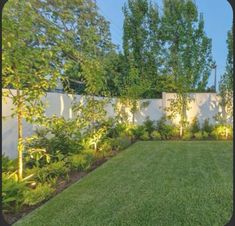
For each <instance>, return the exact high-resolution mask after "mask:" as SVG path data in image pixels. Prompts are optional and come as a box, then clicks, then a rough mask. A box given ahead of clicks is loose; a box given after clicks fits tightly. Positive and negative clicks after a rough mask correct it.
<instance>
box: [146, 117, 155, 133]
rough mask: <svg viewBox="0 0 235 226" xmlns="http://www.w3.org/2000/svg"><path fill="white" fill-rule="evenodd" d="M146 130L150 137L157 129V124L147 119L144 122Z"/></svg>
mask: <svg viewBox="0 0 235 226" xmlns="http://www.w3.org/2000/svg"><path fill="white" fill-rule="evenodd" d="M144 128H145V130H146V131H147V132H148V134H149V135H150V134H151V133H152V132H153V131H154V130H155V129H156V128H155V122H154V121H152V120H150V119H149V117H147V118H146V120H145V121H144Z"/></svg>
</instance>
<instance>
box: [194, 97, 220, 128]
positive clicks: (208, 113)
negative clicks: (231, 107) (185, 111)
mask: <svg viewBox="0 0 235 226" xmlns="http://www.w3.org/2000/svg"><path fill="white" fill-rule="evenodd" d="M219 110H220V107H219V97H218V96H214V95H213V96H212V95H211V94H209V97H208V98H204V99H203V101H201V103H198V119H199V122H200V123H203V122H204V120H205V119H208V118H209V119H210V122H211V123H215V119H214V117H215V116H216V114H218V112H219Z"/></svg>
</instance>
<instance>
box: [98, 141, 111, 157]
mask: <svg viewBox="0 0 235 226" xmlns="http://www.w3.org/2000/svg"><path fill="white" fill-rule="evenodd" d="M111 152H112V145H111V141H110V139H105V140H103V141H102V142H101V144H100V145H99V153H101V154H102V155H103V156H106V155H110V153H111Z"/></svg>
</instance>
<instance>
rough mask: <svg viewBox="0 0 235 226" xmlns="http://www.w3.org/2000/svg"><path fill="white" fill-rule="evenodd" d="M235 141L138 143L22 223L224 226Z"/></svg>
mask: <svg viewBox="0 0 235 226" xmlns="http://www.w3.org/2000/svg"><path fill="white" fill-rule="evenodd" d="M231 215H232V142H222V141H218V142H217V141H205V142H204V141H203V142H200V141H194V142H181V141H169V142H166V141H164V142H160V141H159V142H157V141H156V142H138V143H135V144H134V145H132V146H131V147H130V148H128V149H127V150H125V151H123V152H122V153H120V154H118V155H117V156H116V157H114V158H112V159H111V160H109V161H108V162H106V163H105V164H104V165H102V166H101V167H99V168H98V169H97V170H95V171H93V172H92V173H90V174H89V175H88V176H86V177H84V178H83V179H82V180H81V181H79V182H78V183H75V184H74V185H72V186H71V187H69V188H68V189H66V190H64V191H63V192H62V193H60V194H59V195H57V196H56V197H54V198H53V199H51V200H50V201H48V202H47V203H46V204H44V205H43V206H41V207H40V208H38V209H37V210H35V211H33V212H32V213H31V214H29V215H28V216H26V217H25V218H23V219H22V220H20V221H18V222H17V223H16V224H15V225H22V226H27V225H29V226H32V225H33V226H37V225H40V226H41V225H45V226H59V225H60V226H72V225H74V226H83V225H87V226H93V225H94V226H108V225H115V226H119V225H131V226H132V225H140V226H178V225H179V226H182V225H185V226H194V225H195V226H199V225H201V226H210V225H211V226H217V225H218V226H223V225H224V224H226V223H227V222H228V221H229V219H230V217H231Z"/></svg>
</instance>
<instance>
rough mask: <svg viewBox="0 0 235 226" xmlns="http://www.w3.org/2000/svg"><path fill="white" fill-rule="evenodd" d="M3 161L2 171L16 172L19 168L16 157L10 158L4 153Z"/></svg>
mask: <svg viewBox="0 0 235 226" xmlns="http://www.w3.org/2000/svg"><path fill="white" fill-rule="evenodd" d="M1 156H2V157H1V163H2V172H8V173H10V172H14V171H16V170H17V161H16V159H13V160H12V159H9V158H8V156H5V155H4V154H3V155H1Z"/></svg>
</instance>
